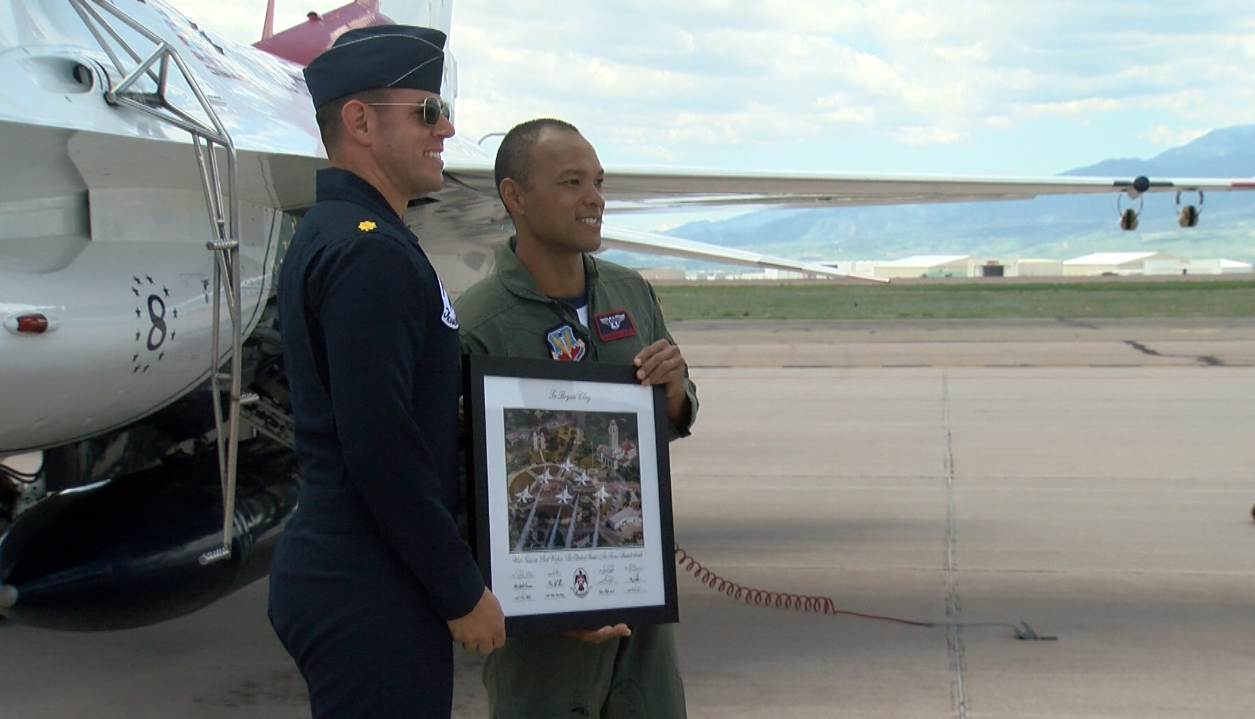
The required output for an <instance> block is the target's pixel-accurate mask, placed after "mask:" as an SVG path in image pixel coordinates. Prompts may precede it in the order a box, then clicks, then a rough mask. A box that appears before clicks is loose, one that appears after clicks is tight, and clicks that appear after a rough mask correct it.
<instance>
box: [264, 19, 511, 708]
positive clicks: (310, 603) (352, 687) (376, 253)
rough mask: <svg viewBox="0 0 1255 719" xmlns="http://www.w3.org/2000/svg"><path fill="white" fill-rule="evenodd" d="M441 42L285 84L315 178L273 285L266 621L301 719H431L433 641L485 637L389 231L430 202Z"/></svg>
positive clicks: (424, 313) (445, 381)
mask: <svg viewBox="0 0 1255 719" xmlns="http://www.w3.org/2000/svg"><path fill="white" fill-rule="evenodd" d="M444 43H445V35H444V33H441V32H439V31H436V30H431V29H427V28H417V27H405V26H397V25H392V26H384V27H372V28H363V29H359V30H352V31H350V32H347V33H345V34H344V35H342V36H341V37H340V38H339V39H338V40H336V42H335V44H334V45H333V46H332V47H331V48H330V49H328V50H327V51H326V52H324V53H323V54H321V55H319V56H318V57H317V58H315V59H314V61H313V62H311V63H310V64H309V66H308V67H307V68H306V69H305V79H306V83H307V84H308V86H309V91H310V95H311V96H312V98H313V102H314V107H315V108H317V110H316V117H317V119H318V126H319V130H320V132H321V133H322V138H323V144H324V145H326V147H327V154H328V157H329V159H330V164H331V167H330V168H328V169H325V170H321V171H320V172H319V173H318V179H317V183H318V202H317V204H316V205H314V207H313V208H312V209H310V211H309V212H308V213H307V214H306V215H305V217H304V219H303V220H302V221H301V223H300V226H299V227H298V228H297V231H296V235H295V236H294V237H293V238H292V243H291V246H290V248H289V250H288V253H287V256H286V258H285V259H284V261H283V268H282V270H281V271H280V275H279V322H280V329H281V331H282V336H283V357H284V362H285V365H286V368H287V375H288V381H289V383H290V386H291V391H292V410H293V414H294V415H295V419H296V445H297V446H296V449H297V455H298V458H299V460H300V466H301V474H302V476H303V479H304V486H303V487H302V490H301V495H300V505H299V508H298V509H297V511H296V514H295V516H294V517H293V518H292V521H291V522H290V524H289V526H288V527H287V529H286V530H285V531H284V534H283V537H282V538H281V539H280V541H279V545H278V547H277V549H276V552H275V556H274V560H273V563H272V568H271V575H270V576H271V581H270V620H271V623H272V625H273V626H274V628H275V632H276V633H277V634H278V635H279V639H280V640H281V641H282V642H283V644H284V646H285V647H286V648H287V650H288V652H289V653H291V654H292V656H293V657H294V658H295V659H296V663H297V665H298V666H299V667H300V670H301V674H302V675H303V676H304V677H305V681H306V682H307V684H308V685H309V696H310V704H311V708H312V712H313V716H314V719H321V718H324V717H335V718H337V719H339V718H342V717H375V718H382V717H389V718H390V717H406V718H407V719H411V718H413V717H441V718H443V719H447V718H448V716H449V714H450V712H451V708H452V684H453V657H452V645H451V642H450V638H452V640H453V641H456V642H458V643H460V644H462V646H463V647H465V648H466V649H468V650H471V651H479V652H481V653H484V654H487V653H488V652H491V651H492V650H493V649H494V648H496V647H499V646H501V645H502V644H503V643H504V641H505V619H504V617H503V615H502V613H501V606H500V604H499V603H498V602H497V599H496V598H495V597H494V596H493V595H492V593H491V592H489V591H488V590H487V589H486V588H485V587H484V582H483V578H482V577H481V576H480V573H479V569H478V568H477V566H476V564H475V561H474V559H473V558H472V556H471V552H470V549H469V548H468V547H467V546H466V544H465V543H463V542H462V540H461V539H460V538H459V535H458V529H457V524H456V522H455V520H454V514H455V512H456V509H457V502H458V497H459V491H458V485H457V481H458V480H457V477H458V456H457V447H458V394H459V392H460V388H461V380H460V356H459V355H460V353H459V346H458V322H457V316H456V315H455V314H454V311H453V306H452V304H451V303H450V301H449V298H448V295H447V294H446V293H445V291H444V287H443V286H442V285H441V283H440V279H439V278H438V277H437V276H436V273H435V271H434V270H433V269H432V267H431V264H430V263H429V262H428V261H427V257H426V255H424V254H423V251H422V249H421V247H420V245H419V240H418V238H417V237H415V236H414V234H413V233H411V232H410V230H409V229H408V228H407V227H406V225H405V223H404V222H402V220H401V217H402V215H403V213H404V212H405V209H406V206H407V204H408V202H409V200H410V199H411V198H413V197H414V196H415V195H416V194H418V193H423V192H432V191H435V190H438V189H440V187H441V186H442V185H443V182H444V179H443V167H444V163H443V161H442V160H441V159H440V153H441V151H442V150H443V145H444V141H445V139H446V138H448V137H451V136H452V135H453V132H454V130H453V125H452V124H450V122H449V108H448V106H447V105H446V104H445V103H444V102H443V101H442V100H441V99H440V96H439V92H440V83H441V79H442V76H443V64H444Z"/></svg>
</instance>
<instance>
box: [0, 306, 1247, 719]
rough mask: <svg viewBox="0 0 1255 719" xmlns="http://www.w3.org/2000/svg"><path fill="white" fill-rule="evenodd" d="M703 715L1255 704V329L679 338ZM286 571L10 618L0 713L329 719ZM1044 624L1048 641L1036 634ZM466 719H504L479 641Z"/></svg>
mask: <svg viewBox="0 0 1255 719" xmlns="http://www.w3.org/2000/svg"><path fill="white" fill-rule="evenodd" d="M673 331H674V334H675V336H676V338H677V341H678V343H679V344H680V346H681V347H682V348H683V350H684V352H685V355H686V357H687V358H688V359H689V361H690V363H691V364H692V365H693V376H694V377H695V379H696V380H697V382H698V383H699V392H700V395H701V398H702V408H701V414H700V416H699V421H698V424H697V427H696V428H695V429H696V432H695V433H694V435H693V436H692V437H690V438H688V439H685V440H682V441H680V442H677V443H674V444H673V445H672V475H673V494H674V506H675V524H676V538H677V541H678V542H679V544H680V545H681V546H682V547H683V548H684V549H685V550H686V551H688V552H689V553H691V555H692V556H693V557H695V558H696V559H697V560H698V561H700V562H701V563H702V564H703V565H704V566H706V567H708V568H709V569H711V570H713V571H714V572H717V573H718V574H719V575H721V576H722V577H725V578H726V579H728V580H731V581H734V582H737V583H740V584H743V585H747V586H752V587H757V588H763V589H769V590H774V591H778V592H789V593H796V594H805V595H815V596H823V597H829V598H831V600H832V602H833V605H832V606H833V607H835V608H838V609H841V610H847V611H851V612H858V613H863V614H872V615H883V616H888V617H894V618H903V619H908V620H917V621H930V622H935V623H937V624H938V626H934V627H918V626H910V625H906V624H901V623H896V622H891V621H886V620H876V619H866V618H860V617H856V616H850V615H835V616H825V615H821V614H814V613H804V612H798V611H788V610H784V609H777V608H773V607H768V608H763V607H758V606H753V605H748V604H746V603H745V602H743V601H736V600H733V599H730V598H728V597H725V596H723V595H722V594H719V593H717V592H716V591H715V590H714V589H711V588H709V587H707V586H706V585H704V584H702V583H700V582H698V581H697V580H696V579H695V578H694V577H693V576H692V575H691V574H686V573H685V572H684V571H683V567H682V568H681V574H680V577H679V590H680V609H681V624H680V625H679V628H678V641H679V645H680V646H679V649H680V655H681V661H682V671H683V674H684V677H685V686H686V690H687V694H688V705H689V715H690V716H691V717H695V718H696V717H701V718H704V717H733V718H737V717H747V718H748V717H763V716H771V717H772V718H773V719H789V718H794V717H797V718H802V717H831V716H850V717H862V716H867V717H873V716H874V717H912V718H914V717H929V718H933V717H937V718H941V717H1025V718H1027V717H1128V718H1132V717H1138V718H1139V719H1144V718H1146V717H1249V716H1252V715H1255V551H1253V547H1255V524H1252V521H1251V515H1250V510H1251V505H1252V503H1255V443H1252V442H1251V441H1250V435H1251V433H1252V429H1253V428H1255V369H1252V365H1255V321H1251V320H1207V319H1200V320H1139V321H1086V322H1081V323H1076V322H1056V321H958V322H944V321H932V322H844V323H841V322H835V323H783V322H779V323H677V324H676V326H674V327H673ZM265 593H266V586H265V582H259V583H258V584H255V585H253V586H252V587H249V588H248V589H246V590H244V591H242V592H239V593H237V594H236V595H234V596H232V597H229V598H228V599H226V600H223V601H221V602H218V603H217V604H215V605H213V606H211V607H209V608H207V609H205V610H203V611H201V612H198V613H196V614H194V615H192V616H189V617H185V618H183V619H179V620H175V621H172V622H167V623H165V624H161V625H158V626H154V627H148V628H144V629H139V630H133V631H125V632H111V633H100V634H62V633H53V632H46V631H41V630H34V629H30V628H27V627H22V626H18V625H13V624H11V623H5V624H0V647H2V648H3V650H2V651H0V687H2V688H0V719H10V718H12V719H18V718H21V719H27V718H30V719H35V718H39V719H61V718H71V717H74V718H77V717H100V718H109V717H119V718H121V717H128V718H134V719H148V718H150V717H151V718H156V717H163V718H164V717H197V718H210V717H234V718H237V719H254V718H256V719H296V718H298V717H302V716H309V713H308V706H307V704H306V700H305V697H304V687H303V684H302V683H301V680H300V677H299V676H298V675H297V673H296V671H295V669H294V668H293V667H292V665H291V661H290V659H288V657H287V655H286V654H284V652H283V650H282V649H281V648H280V647H279V646H278V643H277V641H276V640H275V639H274V637H273V634H272V633H271V631H270V628H269V626H268V624H267V622H266V618H265ZM1022 623H1026V624H1027V626H1028V627H1029V628H1031V630H1033V632H1035V633H1036V634H1038V635H1051V636H1055V637H1057V640H1053V641H1031V640H1021V639H1017V638H1016V632H1015V630H1014V629H1013V626H1012V625H1015V626H1018V627H1019V629H1020V632H1021V633H1025V631H1024V629H1025V628H1024V626H1023V624H1022ZM458 652H459V654H458V657H459V658H458V690H457V691H458V693H457V697H456V711H455V716H459V717H480V716H485V714H486V712H485V702H484V697H483V690H482V688H480V685H479V680H478V667H479V660H478V659H477V658H476V657H474V656H471V655H467V654H464V653H462V652H461V650H460V649H459V650H458Z"/></svg>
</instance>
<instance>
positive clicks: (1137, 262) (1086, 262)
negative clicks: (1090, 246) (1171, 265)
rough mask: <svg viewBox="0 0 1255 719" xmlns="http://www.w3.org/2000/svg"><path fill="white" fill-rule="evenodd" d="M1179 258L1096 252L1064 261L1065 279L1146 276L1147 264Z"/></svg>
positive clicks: (1158, 254) (1149, 253)
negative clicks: (1103, 276) (1096, 276)
mask: <svg viewBox="0 0 1255 719" xmlns="http://www.w3.org/2000/svg"><path fill="white" fill-rule="evenodd" d="M1176 260H1177V258H1175V257H1170V256H1168V255H1163V254H1160V253H1158V252H1095V253H1093V254H1091V255H1085V256H1084V257H1077V258H1075V259H1071V260H1064V261H1063V275H1064V277H1092V276H1095V275H1144V274H1146V262H1147V261H1151V262H1155V261H1176Z"/></svg>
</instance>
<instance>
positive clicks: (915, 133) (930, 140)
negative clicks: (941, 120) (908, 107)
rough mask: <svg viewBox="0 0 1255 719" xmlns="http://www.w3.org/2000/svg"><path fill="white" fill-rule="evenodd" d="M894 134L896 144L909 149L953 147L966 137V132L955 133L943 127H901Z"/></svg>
mask: <svg viewBox="0 0 1255 719" xmlns="http://www.w3.org/2000/svg"><path fill="white" fill-rule="evenodd" d="M894 134H895V136H896V137H897V140H898V142H900V143H902V144H903V145H907V146H910V147H921V146H924V145H953V144H954V143H956V142H962V141H963V140H965V139H967V137H968V134H967V133H966V132H956V131H955V130H950V129H947V128H944V127H903V128H901V129H899V130H898V131H897V132H896V133H894Z"/></svg>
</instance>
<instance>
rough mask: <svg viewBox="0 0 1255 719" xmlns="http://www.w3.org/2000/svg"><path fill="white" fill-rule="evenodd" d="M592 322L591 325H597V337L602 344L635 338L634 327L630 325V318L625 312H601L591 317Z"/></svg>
mask: <svg viewBox="0 0 1255 719" xmlns="http://www.w3.org/2000/svg"><path fill="white" fill-rule="evenodd" d="M593 320H594V322H593V324H595V325H597V336H598V337H600V338H601V341H602V342H609V341H611V340H621V339H623V338H624V337H635V336H636V325H634V324H632V316H631V315H629V314H628V313H627V310H613V311H611V312H603V313H601V314H599V315H596V316H595V317H593Z"/></svg>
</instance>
